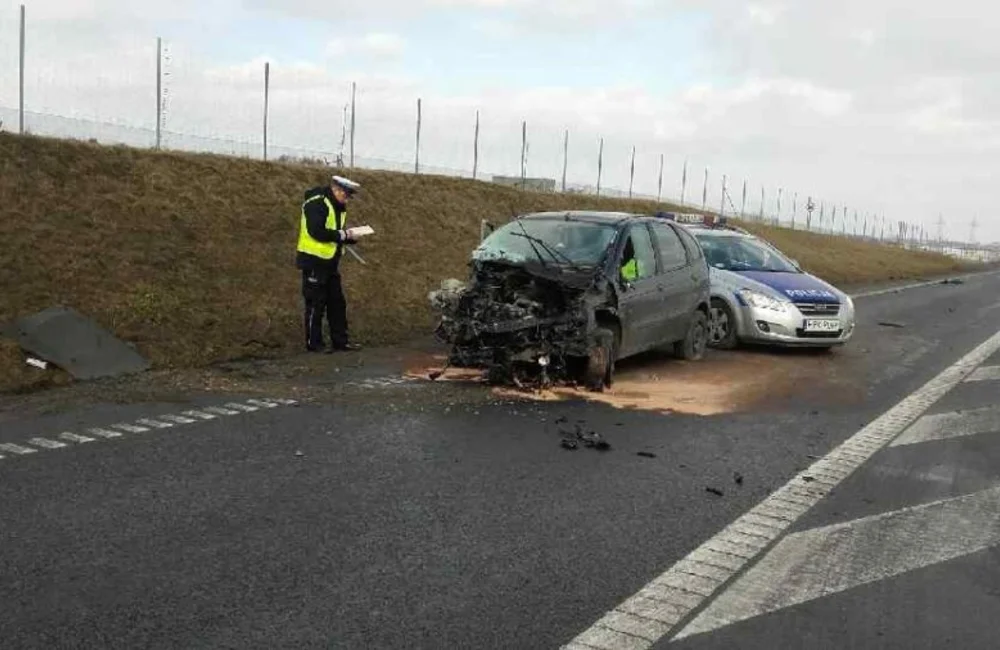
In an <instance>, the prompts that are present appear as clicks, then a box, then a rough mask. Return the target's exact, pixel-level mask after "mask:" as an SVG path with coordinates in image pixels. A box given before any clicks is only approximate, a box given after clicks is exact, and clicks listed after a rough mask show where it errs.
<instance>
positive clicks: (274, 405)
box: [247, 399, 281, 409]
mask: <svg viewBox="0 0 1000 650" xmlns="http://www.w3.org/2000/svg"><path fill="white" fill-rule="evenodd" d="M247 404H253V405H254V406H261V407H264V408H269V409H276V408H278V407H279V406H281V405H280V404H277V403H275V402H270V401H267V400H262V399H248V400H247Z"/></svg>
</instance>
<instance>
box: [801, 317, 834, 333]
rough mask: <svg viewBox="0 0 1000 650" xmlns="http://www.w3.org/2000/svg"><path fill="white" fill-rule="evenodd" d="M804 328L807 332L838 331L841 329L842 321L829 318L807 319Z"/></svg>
mask: <svg viewBox="0 0 1000 650" xmlns="http://www.w3.org/2000/svg"><path fill="white" fill-rule="evenodd" d="M803 329H805V331H807V332H837V331H839V330H840V321H839V320H829V319H807V320H806V324H805V327H804V328H803Z"/></svg>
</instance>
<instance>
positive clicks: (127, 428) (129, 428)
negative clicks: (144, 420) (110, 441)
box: [111, 423, 149, 433]
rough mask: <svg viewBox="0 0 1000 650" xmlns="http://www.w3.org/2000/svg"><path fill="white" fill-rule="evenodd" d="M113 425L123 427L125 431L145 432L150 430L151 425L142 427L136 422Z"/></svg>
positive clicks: (116, 427)
mask: <svg viewBox="0 0 1000 650" xmlns="http://www.w3.org/2000/svg"><path fill="white" fill-rule="evenodd" d="M111 426H112V427H114V428H115V429H121V430H122V431H124V432H125V433H145V432H146V431H149V427H140V426H138V425H135V424H127V423H122V424H112V425H111Z"/></svg>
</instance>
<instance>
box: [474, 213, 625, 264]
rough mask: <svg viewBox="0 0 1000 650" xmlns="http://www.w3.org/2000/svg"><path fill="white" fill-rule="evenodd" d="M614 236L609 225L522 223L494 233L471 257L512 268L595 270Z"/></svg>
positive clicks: (550, 221) (552, 221) (547, 221)
mask: <svg viewBox="0 0 1000 650" xmlns="http://www.w3.org/2000/svg"><path fill="white" fill-rule="evenodd" d="M522 226H523V229H522ZM614 236H615V227H614V226H613V225H611V224H605V223H594V222H588V221H567V220H566V219H559V218H553V219H521V220H519V221H512V222H510V223H508V224H505V225H503V226H501V227H500V228H498V229H496V230H495V231H493V233H492V234H490V236H489V237H487V238H486V239H484V240H483V242H482V244H480V245H479V247H478V248H477V249H476V250H475V251H473V254H472V257H473V259H475V260H477V261H493V260H499V261H507V262H513V263H515V264H519V263H524V262H532V261H533V262H540V263H544V264H546V265H553V266H560V265H565V264H573V265H575V266H580V267H586V266H595V265H597V264H598V263H599V262H600V261H601V258H602V257H603V256H604V252H605V251H606V250H607V248H608V246H609V245H610V244H611V241H612V240H613V239H614ZM540 257H541V260H540V259H539V258H540Z"/></svg>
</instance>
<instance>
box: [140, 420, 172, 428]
mask: <svg viewBox="0 0 1000 650" xmlns="http://www.w3.org/2000/svg"><path fill="white" fill-rule="evenodd" d="M136 422H138V423H139V424H145V425H146V426H150V427H154V428H156V429H169V428H170V427H172V426H174V425H173V423H172V422H160V421H159V420H154V419H152V418H143V419H141V420H136Z"/></svg>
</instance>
